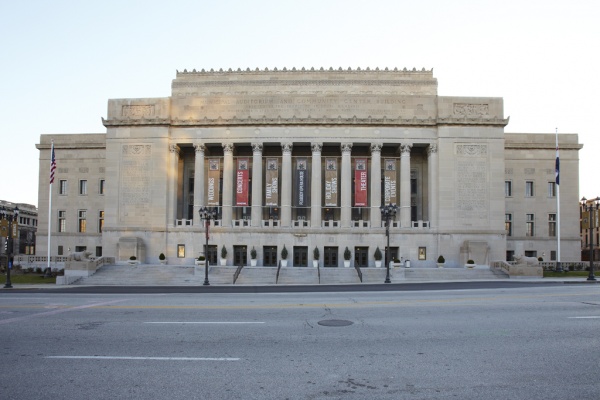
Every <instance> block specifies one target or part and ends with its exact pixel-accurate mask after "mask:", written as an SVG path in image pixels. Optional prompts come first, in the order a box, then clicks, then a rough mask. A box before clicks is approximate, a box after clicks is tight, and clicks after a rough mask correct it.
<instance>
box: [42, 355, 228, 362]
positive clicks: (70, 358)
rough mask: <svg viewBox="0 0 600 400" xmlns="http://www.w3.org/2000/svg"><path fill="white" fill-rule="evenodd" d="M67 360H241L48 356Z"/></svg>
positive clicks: (226, 359) (224, 359)
mask: <svg viewBox="0 0 600 400" xmlns="http://www.w3.org/2000/svg"><path fill="white" fill-rule="evenodd" d="M44 358H54V359H67V360H156V361H239V360H240V359H239V358H210V357H127V356H47V357H44Z"/></svg>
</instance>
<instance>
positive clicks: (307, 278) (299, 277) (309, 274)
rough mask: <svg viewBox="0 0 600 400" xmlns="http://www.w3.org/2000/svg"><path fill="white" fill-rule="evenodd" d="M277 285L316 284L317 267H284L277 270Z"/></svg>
mask: <svg viewBox="0 0 600 400" xmlns="http://www.w3.org/2000/svg"><path fill="white" fill-rule="evenodd" d="M277 283H278V284H279V285H318V284H319V275H318V271H317V268H312V267H310V268H309V267H285V268H281V269H280V271H279V280H278V281H277Z"/></svg>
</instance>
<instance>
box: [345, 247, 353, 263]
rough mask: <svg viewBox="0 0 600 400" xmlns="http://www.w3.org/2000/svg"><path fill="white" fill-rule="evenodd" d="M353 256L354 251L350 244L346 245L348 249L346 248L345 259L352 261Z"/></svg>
mask: <svg viewBox="0 0 600 400" xmlns="http://www.w3.org/2000/svg"><path fill="white" fill-rule="evenodd" d="M351 258H352V252H351V251H350V249H349V248H348V246H346V250H344V260H346V261H350V259H351Z"/></svg>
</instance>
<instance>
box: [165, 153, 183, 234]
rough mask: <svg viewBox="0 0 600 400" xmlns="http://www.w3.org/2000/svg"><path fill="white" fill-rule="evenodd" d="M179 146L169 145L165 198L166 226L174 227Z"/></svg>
mask: <svg viewBox="0 0 600 400" xmlns="http://www.w3.org/2000/svg"><path fill="white" fill-rule="evenodd" d="M179 152H180V149H179V146H177V145H176V144H171V145H169V173H168V179H169V185H168V188H169V189H168V190H169V193H168V198H167V226H175V220H176V219H177V180H178V177H179V174H178V171H179Z"/></svg>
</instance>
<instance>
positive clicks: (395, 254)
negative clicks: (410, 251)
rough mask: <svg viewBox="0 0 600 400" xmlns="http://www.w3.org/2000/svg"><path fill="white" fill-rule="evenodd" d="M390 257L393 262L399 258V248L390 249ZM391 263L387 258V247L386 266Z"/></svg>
mask: <svg viewBox="0 0 600 400" xmlns="http://www.w3.org/2000/svg"><path fill="white" fill-rule="evenodd" d="M390 257H392V260H395V259H396V258H398V248H397V247H390ZM388 263H389V261H388V258H387V247H386V248H385V265H388Z"/></svg>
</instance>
